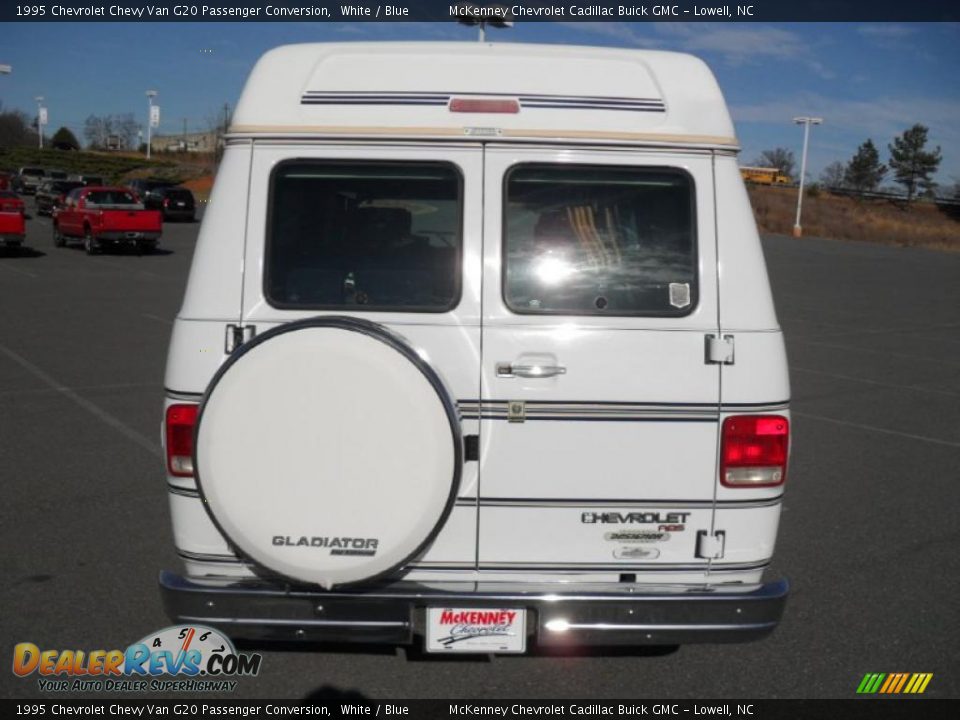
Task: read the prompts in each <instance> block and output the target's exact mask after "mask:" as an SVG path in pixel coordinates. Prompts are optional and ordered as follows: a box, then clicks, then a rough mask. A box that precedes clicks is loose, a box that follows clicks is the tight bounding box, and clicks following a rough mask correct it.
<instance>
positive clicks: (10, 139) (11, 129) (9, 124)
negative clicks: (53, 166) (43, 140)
mask: <svg viewBox="0 0 960 720" xmlns="http://www.w3.org/2000/svg"><path fill="white" fill-rule="evenodd" d="M36 144H37V134H36V132H35V131H34V129H33V128H32V127H30V120H29V118H28V117H27V115H26V113H23V112H20V111H19V110H5V111H3V112H0V147H23V146H35V145H36Z"/></svg>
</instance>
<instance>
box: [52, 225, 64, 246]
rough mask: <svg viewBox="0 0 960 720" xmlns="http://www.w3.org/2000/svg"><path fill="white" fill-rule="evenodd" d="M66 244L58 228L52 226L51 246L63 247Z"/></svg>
mask: <svg viewBox="0 0 960 720" xmlns="http://www.w3.org/2000/svg"><path fill="white" fill-rule="evenodd" d="M66 244H67V241H66V240H65V239H64V237H63V235H61V234H60V228H58V227H57V226H56V224H54V226H53V246H54V247H63V246H64V245H66Z"/></svg>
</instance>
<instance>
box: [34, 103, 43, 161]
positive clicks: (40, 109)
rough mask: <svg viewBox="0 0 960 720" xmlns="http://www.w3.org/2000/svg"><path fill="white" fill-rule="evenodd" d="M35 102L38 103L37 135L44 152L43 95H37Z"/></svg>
mask: <svg viewBox="0 0 960 720" xmlns="http://www.w3.org/2000/svg"><path fill="white" fill-rule="evenodd" d="M34 100H36V101H37V135H38V136H39V138H40V149H41V150H43V126H44V122H43V120H44V118H43V95H37V96H36V97H35V98H34Z"/></svg>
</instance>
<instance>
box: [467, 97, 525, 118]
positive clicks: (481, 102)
mask: <svg viewBox="0 0 960 720" xmlns="http://www.w3.org/2000/svg"><path fill="white" fill-rule="evenodd" d="M450 112H462V113H510V114H516V113H518V112H520V103H519V102H518V101H516V100H494V99H483V98H453V99H451V100H450Z"/></svg>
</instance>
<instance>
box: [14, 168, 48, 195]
mask: <svg viewBox="0 0 960 720" xmlns="http://www.w3.org/2000/svg"><path fill="white" fill-rule="evenodd" d="M46 177H47V171H46V170H44V169H43V168H41V167H22V168H20V170H19V171H18V172H17V174H16V175H15V176H14V178H13V189H14V190H16V191H17V192H18V193H20V194H21V195H33V194H34V193H35V192H36V191H37V186H39V185H40V183H41V182H43V181H44V179H46Z"/></svg>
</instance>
